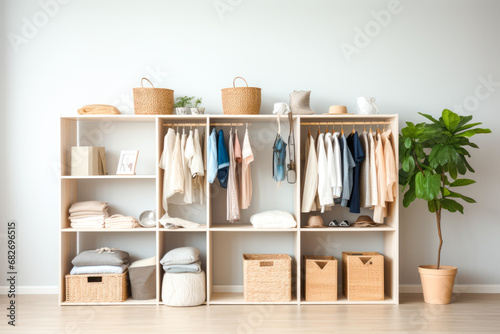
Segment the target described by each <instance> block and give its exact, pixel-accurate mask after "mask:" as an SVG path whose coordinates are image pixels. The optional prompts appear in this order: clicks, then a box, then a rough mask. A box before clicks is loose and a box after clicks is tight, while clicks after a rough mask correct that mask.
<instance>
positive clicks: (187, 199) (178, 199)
mask: <svg viewBox="0 0 500 334" xmlns="http://www.w3.org/2000/svg"><path fill="white" fill-rule="evenodd" d="M186 141H187V134H186V132H185V130H184V129H183V130H182V136H181V162H182V174H183V175H184V176H183V182H184V193H183V194H181V193H177V194H174V195H173V196H172V197H170V198H169V199H168V201H169V203H171V204H177V205H182V204H192V203H193V187H192V183H193V182H192V179H191V177H190V172H189V167H188V164H187V159H186V158H185V152H186Z"/></svg>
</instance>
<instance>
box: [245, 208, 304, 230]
mask: <svg viewBox="0 0 500 334" xmlns="http://www.w3.org/2000/svg"><path fill="white" fill-rule="evenodd" d="M250 222H251V223H252V224H253V225H256V226H263V225H266V226H286V227H295V226H297V222H296V221H295V218H293V215H292V214H291V213H289V212H286V211H280V210H273V211H264V212H261V213H256V214H254V215H252V216H251V217H250Z"/></svg>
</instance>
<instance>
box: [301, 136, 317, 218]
mask: <svg viewBox="0 0 500 334" xmlns="http://www.w3.org/2000/svg"><path fill="white" fill-rule="evenodd" d="M308 138H309V140H308V142H307V143H308V144H309V145H308V146H306V152H307V153H308V156H307V158H306V161H307V165H306V169H305V171H304V191H303V193H302V212H311V210H312V208H313V206H314V198H315V197H316V193H317V192H318V159H317V155H316V147H315V144H314V138H313V137H312V136H308ZM314 208H315V206H314ZM315 209H316V208H315Z"/></svg>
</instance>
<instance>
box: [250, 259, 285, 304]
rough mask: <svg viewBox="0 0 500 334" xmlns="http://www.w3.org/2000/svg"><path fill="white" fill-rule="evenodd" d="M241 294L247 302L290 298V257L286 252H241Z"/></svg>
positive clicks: (276, 300)
mask: <svg viewBox="0 0 500 334" xmlns="http://www.w3.org/2000/svg"><path fill="white" fill-rule="evenodd" d="M243 296H244V299H245V301H247V302H289V301H290V300H292V259H291V258H290V256H289V255H286V254H243Z"/></svg>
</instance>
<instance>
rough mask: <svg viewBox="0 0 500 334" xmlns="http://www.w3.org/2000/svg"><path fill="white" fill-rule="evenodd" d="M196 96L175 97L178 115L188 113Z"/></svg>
mask: <svg viewBox="0 0 500 334" xmlns="http://www.w3.org/2000/svg"><path fill="white" fill-rule="evenodd" d="M193 99H194V96H181V97H178V98H176V99H175V104H174V108H175V113H176V114H177V115H186V114H187V113H188V111H189V106H190V105H191V101H193Z"/></svg>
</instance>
